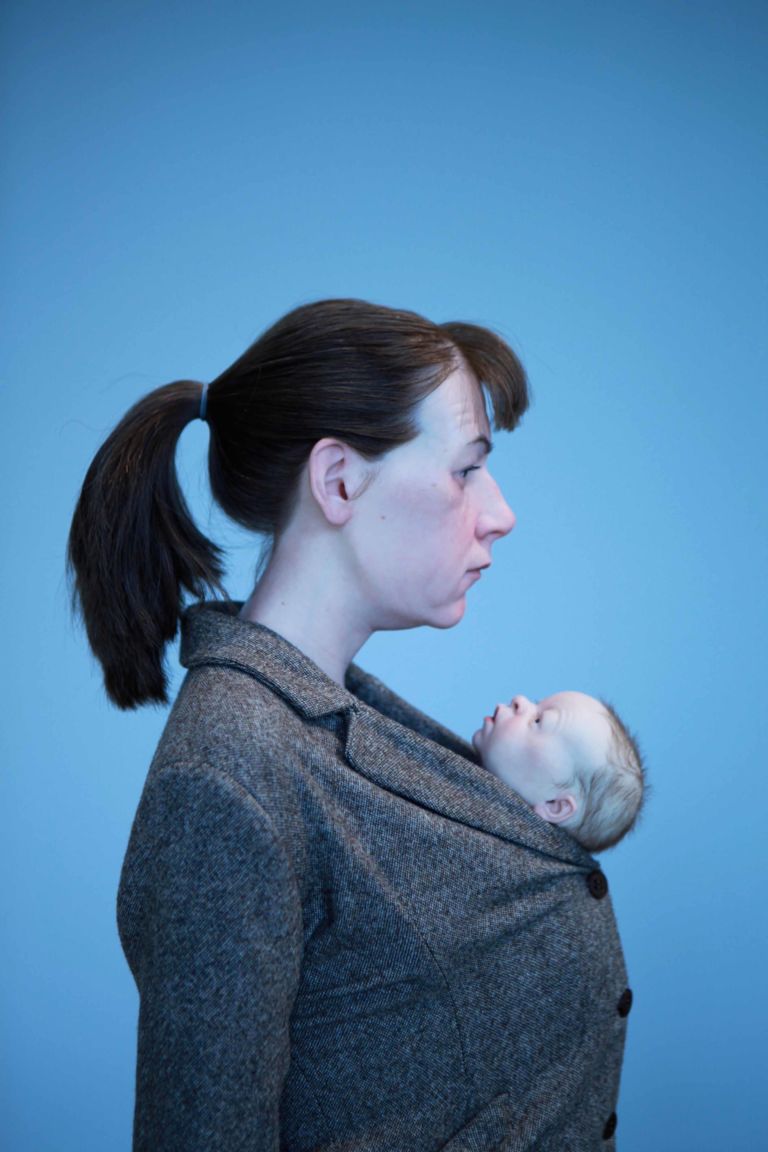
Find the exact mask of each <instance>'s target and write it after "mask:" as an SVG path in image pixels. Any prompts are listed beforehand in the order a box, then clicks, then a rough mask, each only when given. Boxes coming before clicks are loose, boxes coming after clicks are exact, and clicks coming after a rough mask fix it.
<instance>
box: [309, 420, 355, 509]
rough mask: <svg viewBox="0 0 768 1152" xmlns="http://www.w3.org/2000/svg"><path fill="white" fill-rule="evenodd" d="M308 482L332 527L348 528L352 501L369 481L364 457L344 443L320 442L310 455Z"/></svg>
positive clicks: (336, 441)
mask: <svg viewBox="0 0 768 1152" xmlns="http://www.w3.org/2000/svg"><path fill="white" fill-rule="evenodd" d="M307 478H308V480H309V487H310V491H311V493H312V496H313V497H314V500H315V503H316V504H317V506H318V507H319V508H320V510H321V512H322V513H323V516H324V517H325V519H326V520H327V521H328V523H329V524H333V525H335V526H337V527H339V526H341V525H342V524H346V522H347V521H348V520H349V518H350V516H351V515H352V511H353V508H352V500H353V498H354V496H355V495H356V494H357V492H358V489H359V488H360V486H361V485H362V483H363V481H364V480H365V467H364V462H363V459H362V457H361V456H360V454H359V453H358V452H355V450H354V448H350V447H349V445H348V444H345V443H344V441H343V440H333V439H331V438H329V437H325V438H324V439H323V440H318V441H317V443H316V444H315V445H314V446H313V448H312V451H311V452H310V454H309V460H308V461H307Z"/></svg>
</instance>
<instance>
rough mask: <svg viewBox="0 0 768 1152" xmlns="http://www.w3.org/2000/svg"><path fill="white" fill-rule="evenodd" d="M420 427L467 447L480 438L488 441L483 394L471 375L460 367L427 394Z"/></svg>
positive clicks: (420, 417) (488, 432)
mask: <svg viewBox="0 0 768 1152" xmlns="http://www.w3.org/2000/svg"><path fill="white" fill-rule="evenodd" d="M419 427H420V429H421V431H422V433H424V434H426V435H427V436H434V437H439V438H440V439H451V440H453V438H454V437H456V438H457V439H459V438H461V439H462V440H463V442H464V443H469V442H470V441H471V440H474V439H475V438H476V437H477V436H478V435H480V434H483V435H485V436H487V437H488V439H489V440H490V438H491V436H490V433H491V429H490V423H489V420H488V413H487V409H486V400H485V392H484V390H483V389H482V387H481V386H480V384H479V382H478V380H477V377H476V376H475V375H474V373H472V372H471V371H470V370H469V369H468V368H466V367H465V366H463V365H462V367H461V368H460V369H459V370H457V371H456V372H454V373H452V374H451V375H450V376H448V377H446V379H445V380H444V381H443V383H442V384H441V385H440V386H439V388H436V389H435V390H434V392H430V394H429V396H427V397H426V398H425V400H424V401H423V402H422V405H421V410H420V412H419Z"/></svg>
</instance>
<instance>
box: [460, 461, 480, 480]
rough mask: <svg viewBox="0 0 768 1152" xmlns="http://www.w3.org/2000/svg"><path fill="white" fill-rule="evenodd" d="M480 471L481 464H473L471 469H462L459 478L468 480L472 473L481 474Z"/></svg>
mask: <svg viewBox="0 0 768 1152" xmlns="http://www.w3.org/2000/svg"><path fill="white" fill-rule="evenodd" d="M479 471H480V465H479V464H471V465H470V466H469V468H462V470H461V472H459V476H462V477H463V478H464V479H465V480H466V478H467V476H468V475H469V473H470V472H479Z"/></svg>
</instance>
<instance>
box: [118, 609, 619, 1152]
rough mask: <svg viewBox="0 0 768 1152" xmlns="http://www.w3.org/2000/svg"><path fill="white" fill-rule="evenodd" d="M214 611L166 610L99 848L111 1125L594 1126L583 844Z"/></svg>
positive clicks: (437, 732)
mask: <svg viewBox="0 0 768 1152" xmlns="http://www.w3.org/2000/svg"><path fill="white" fill-rule="evenodd" d="M239 608H240V605H239V604H236V603H230V602H225V603H205V604H198V605H194V606H192V607H191V608H190V609H188V610H187V612H186V613H185V616H184V619H183V624H182V650H181V660H182V663H183V665H184V666H185V667H186V668H187V669H188V672H187V675H186V678H185V680H184V683H183V685H182V687H181V690H180V693H179V696H178V698H177V700H176V703H175V704H174V707H173V709H172V710H171V713H170V715H169V718H168V721H167V725H166V728H165V730H164V733H163V735H162V738H161V740H160V744H159V746H158V749H157V752H156V754H155V757H154V759H153V761H152V764H151V767H150V771H149V774H148V777H147V780H146V784H145V787H144V791H143V793H142V797H141V800H140V803H139V807H138V811H137V813H136V817H135V821H134V824H133V828H132V831H131V836H130V841H129V845H128V849H127V853H126V856H125V862H124V865H123V871H122V876H121V881H120V890H119V895H118V924H119V930H120V935H121V940H122V945H123V948H124V951H125V955H126V957H127V960H128V963H129V965H130V967H131V970H132V972H133V975H134V978H135V980H136V984H137V986H138V990H139V996H140V1008H139V1029H138V1058H137V1071H136V1107H135V1117H134V1144H133V1147H134V1149H135V1150H141V1152H145V1150H146V1152H150V1150H151V1152H176V1150H178V1152H240V1150H242V1152H245V1150H246V1149H247V1150H248V1152H280V1150H281V1152H310V1150H316V1152H321V1150H322V1152H438V1150H441V1152H491V1150H497V1152H523V1150H533V1149H536V1150H537V1152H569V1150H570V1152H586V1150H590V1149H598V1148H609V1149H610V1148H613V1147H614V1139H613V1130H614V1128H615V1126H616V1117H615V1106H616V1099H617V1093H618V1083H619V1072H620V1066H621V1059H622V1053H623V1047H624V1035H625V1027H626V1019H625V1017H626V1011H628V1001H629V1002H631V994H630V993H629V992H628V990H627V989H626V972H625V968H624V960H623V956H622V950H621V945H620V942H619V938H618V934H617V930H616V925H615V921H614V915H613V910H612V907H611V900H610V896H609V895H608V894H607V882H606V880H605V877H604V873H603V872H602V870H601V869H600V868H599V866H598V864H597V862H596V861H595V860H594V859H593V858H592V857H591V856H590V855H589V854H588V853H587V852H586V851H585V850H584V849H582V848H581V847H580V846H579V845H578V844H577V843H576V842H575V841H574V840H573V839H571V838H570V837H569V836H568V835H567V833H565V832H563V831H562V830H561V829H559V828H556V827H554V826H552V825H549V824H546V823H545V822H544V821H542V820H540V819H539V817H537V816H536V815H535V814H534V813H533V812H532V811H531V810H529V808H528V807H527V806H526V805H525V804H524V803H523V801H521V800H520V799H519V797H518V796H517V795H516V794H515V793H514V792H513V791H512V790H511V789H509V788H507V787H506V786H505V785H504V784H503V783H501V782H500V781H499V780H498V779H496V777H495V776H493V775H491V773H489V772H486V771H485V770H484V769H483V768H482V766H481V765H480V763H479V760H478V757H477V754H476V753H475V751H474V749H473V748H472V746H471V745H470V744H468V743H466V742H465V741H464V740H462V739H461V738H459V737H458V736H456V735H454V734H453V733H452V732H450V731H449V730H448V729H446V728H445V727H443V726H442V725H440V724H438V723H436V722H435V721H433V720H431V719H429V717H427V716H425V715H423V714H422V713H421V712H419V711H418V710H417V709H416V708H413V707H411V706H410V705H409V704H407V703H406V702H405V701H404V700H402V699H400V698H399V697H398V696H396V695H395V694H394V693H393V692H391V691H390V690H389V689H387V688H386V687H385V686H384V685H383V684H382V683H381V682H380V681H378V680H377V679H375V678H374V677H373V676H371V675H368V674H367V673H365V672H364V671H363V670H362V669H361V668H359V667H357V666H356V665H355V664H351V665H350V667H349V669H348V671H347V675H346V680H345V686H344V687H342V686H341V685H339V684H337V683H336V682H335V681H334V680H332V679H331V678H330V677H329V676H327V675H326V674H325V673H324V672H323V671H322V670H321V669H320V668H319V667H318V666H317V665H316V664H315V663H314V662H313V661H311V660H310V659H309V658H308V657H307V656H305V655H304V654H303V653H302V652H301V651H299V650H298V649H297V648H296V647H294V646H293V645H292V644H290V643H289V642H288V641H287V640H285V639H284V638H283V637H281V636H279V635H278V634H277V633H275V632H273V631H271V630H270V629H269V628H266V627H264V626H263V625H260V624H254V623H250V622H247V621H244V620H242V619H240V618H239V617H238V615H237V613H238V610H239Z"/></svg>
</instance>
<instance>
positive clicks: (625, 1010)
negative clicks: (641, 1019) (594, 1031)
mask: <svg viewBox="0 0 768 1152" xmlns="http://www.w3.org/2000/svg"><path fill="white" fill-rule="evenodd" d="M631 1007H632V989H631V988H625V989H624V991H623V992H622V994H621V996H619V1002H618V1004H617V1005H616V1009H617V1011H618V1013H619V1016H629V1010H630V1008H631Z"/></svg>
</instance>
